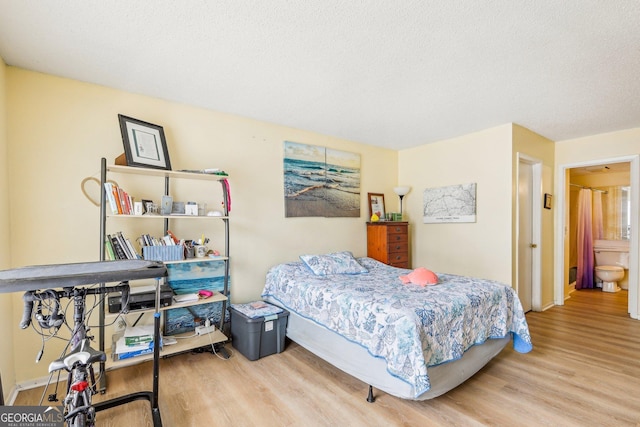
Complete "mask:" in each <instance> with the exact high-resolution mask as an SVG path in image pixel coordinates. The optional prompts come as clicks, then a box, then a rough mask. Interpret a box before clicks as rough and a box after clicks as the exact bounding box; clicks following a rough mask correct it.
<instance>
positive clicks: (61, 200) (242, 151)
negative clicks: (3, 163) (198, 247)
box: [7, 67, 398, 382]
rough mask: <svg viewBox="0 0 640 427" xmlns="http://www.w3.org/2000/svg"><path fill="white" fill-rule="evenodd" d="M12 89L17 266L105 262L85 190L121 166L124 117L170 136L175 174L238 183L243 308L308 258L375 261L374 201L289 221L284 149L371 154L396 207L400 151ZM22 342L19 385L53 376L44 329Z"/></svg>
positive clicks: (93, 98)
mask: <svg viewBox="0 0 640 427" xmlns="http://www.w3.org/2000/svg"><path fill="white" fill-rule="evenodd" d="M7 80H8V83H9V85H8V93H7V96H8V102H7V105H8V106H9V111H8V117H9V120H8V124H9V128H8V141H10V143H9V174H8V176H9V177H10V184H11V188H12V193H11V196H10V197H11V198H10V204H9V205H10V214H11V240H12V242H13V245H12V249H11V252H12V260H11V263H12V267H19V266H23V265H34V264H49V263H66V262H81V261H93V260H97V259H98V255H99V245H98V239H99V234H100V233H99V222H98V221H99V210H98V208H97V207H96V206H94V205H92V204H91V203H90V202H89V201H88V200H86V199H85V197H84V196H83V194H82V192H81V189H80V183H81V181H82V180H83V179H84V178H85V177H88V176H99V175H98V173H99V168H100V158H101V157H105V158H107V160H108V162H109V163H112V162H113V159H114V158H115V157H116V156H118V155H119V154H120V153H122V152H123V145H122V138H121V135H120V130H119V127H118V119H117V115H118V113H121V114H124V115H127V116H131V117H135V118H138V119H140V120H144V121H147V122H150V123H154V124H158V125H161V126H163V127H164V131H165V134H166V137H167V144H168V147H169V156H170V159H171V163H172V166H173V169H182V168H189V169H195V168H204V167H220V168H222V169H224V170H225V171H227V172H228V173H229V174H230V184H231V192H232V212H231V217H232V219H231V221H230V224H231V248H230V250H231V258H232V262H231V276H232V279H231V281H232V300H233V301H234V302H246V301H249V300H253V299H258V298H259V297H260V292H261V291H262V287H263V285H264V278H265V274H266V273H267V270H268V269H269V267H271V266H272V265H274V264H277V263H279V262H284V261H292V260H296V259H298V256H299V255H300V254H301V253H323V252H327V251H333V250H351V251H352V252H353V253H354V255H356V256H364V255H366V230H365V224H364V223H365V220H366V217H367V216H368V207H367V202H366V197H361V217H360V218H285V217H284V201H283V141H285V140H289V141H296V142H301V143H306V144H313V145H320V146H325V147H331V148H337V149H340V150H344V151H350V152H354V153H359V154H360V155H361V168H362V180H361V192H362V194H365V195H366V193H367V192H382V193H385V195H386V198H387V200H390V201H393V199H394V197H393V196H394V195H393V191H392V188H393V187H394V185H396V179H397V176H398V166H397V153H396V152H395V151H392V150H387V149H382V148H377V147H372V146H369V145H363V144H358V143H355V142H351V141H346V140H341V139H337V138H332V137H329V136H324V135H319V134H316V133H312V132H308V131H303V130H298V129H292V128H287V127H284V126H277V125H273V124H268V123H263V122H259V121H255V120H250V119H245V118H241V117H237V116H233V115H230V114H223V113H218V112H213V111H208V110H204V109H198V108H193V107H189V106H186V105H181V104H177V103H172V102H167V101H163V100H159V99H154V98H149V97H145V96H139V95H135V94H131V93H125V92H121V91H117V90H112V89H108V88H105V87H101V86H96V85H91V84H85V83H81V82H78V81H73V80H67V79H62V78H57V77H52V76H49V75H44V74H38V73H34V72H29V71H25V70H22V69H17V68H13V67H8V68H7ZM116 179H117V180H118V179H120V178H116ZM95 190H96V194H97V189H95ZM390 207H391V208H395V207H396V204H395V203H394V202H390ZM116 227H117V226H116ZM14 298H15V299H14V304H15V306H16V307H17V306H19V304H20V301H19V296H18V295H15V296H14ZM17 316H18V314H16V315H15V316H14V318H13V319H12V321H11V322H10V324H11V325H17V322H18V318H17ZM15 335H16V337H15V340H14V345H15V350H14V353H15V354H20V355H23V356H25V357H21V358H20V360H18V361H17V362H16V364H17V366H16V375H17V381H18V382H20V381H23V380H26V379H31V378H36V377H40V376H43V375H45V372H46V366H47V364H48V362H46V361H45V360H44V359H46V358H49V359H51V358H55V357H56V355H57V353H59V352H58V351H57V350H56V351H54V347H55V346H51V348H49V346H48V348H47V352H46V353H45V358H44V359H43V361H42V362H40V364H39V365H37V366H36V365H34V363H33V360H34V358H35V356H36V354H37V352H38V350H39V345H40V341H39V340H38V339H37V338H36V337H35V336H34V335H35V334H34V333H33V332H32V331H18V332H16V334H15Z"/></svg>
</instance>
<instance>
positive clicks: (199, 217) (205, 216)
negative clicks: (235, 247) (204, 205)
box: [106, 213, 229, 220]
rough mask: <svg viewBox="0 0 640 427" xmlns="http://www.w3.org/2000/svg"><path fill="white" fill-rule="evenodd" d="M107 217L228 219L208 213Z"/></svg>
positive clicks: (111, 216)
mask: <svg viewBox="0 0 640 427" xmlns="http://www.w3.org/2000/svg"><path fill="white" fill-rule="evenodd" d="M106 216H107V218H126V219H131V218H136V219H158V218H167V219H191V220H193V219H208V220H213V219H229V217H228V216H209V215H126V214H113V213H108V214H106Z"/></svg>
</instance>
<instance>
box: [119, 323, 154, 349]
mask: <svg viewBox="0 0 640 427" xmlns="http://www.w3.org/2000/svg"><path fill="white" fill-rule="evenodd" d="M153 335H154V333H153V325H148V326H127V328H126V329H125V330H124V341H125V345H126V346H127V347H131V346H139V345H143V347H145V348H146V347H148V345H149V343H150V342H151V341H153Z"/></svg>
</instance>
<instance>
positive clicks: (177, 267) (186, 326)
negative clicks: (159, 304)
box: [164, 261, 230, 336]
mask: <svg viewBox="0 0 640 427" xmlns="http://www.w3.org/2000/svg"><path fill="white" fill-rule="evenodd" d="M224 264H225V263H224V262H222V261H219V262H216V261H199V262H179V263H167V284H168V285H169V286H170V287H171V289H172V290H173V292H174V293H175V294H176V295H184V294H192V293H198V291H200V290H203V289H205V290H209V291H217V292H220V293H222V292H223V291H224V267H225V266H224ZM229 286H230V284H229V283H228V284H227V289H229ZM229 295H230V294H229ZM228 306H229V305H228V304H227V307H228ZM221 315H222V303H221V302H213V303H210V304H201V305H197V306H192V307H188V308H176V309H173V310H166V311H165V312H164V335H166V336H168V335H175V334H181V333H184V332H189V331H193V330H194V329H195V327H196V326H197V325H201V324H204V322H205V320H206V319H209V320H211V324H213V325H216V326H219V325H220V318H221ZM228 317H229V316H228V313H225V322H226V321H228Z"/></svg>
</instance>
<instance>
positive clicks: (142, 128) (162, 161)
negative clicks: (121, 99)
mask: <svg viewBox="0 0 640 427" xmlns="http://www.w3.org/2000/svg"><path fill="white" fill-rule="evenodd" d="M118 120H119V121H120V132H121V133H122V142H123V144H124V154H125V157H126V162H127V166H137V167H143V168H154V169H165V170H171V162H170V161H169V153H168V151H167V141H166V139H165V137H164V129H163V128H162V126H158V125H154V124H151V123H147V122H143V121H142V120H138V119H134V118H132V117H127V116H123V115H122V114H118Z"/></svg>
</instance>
